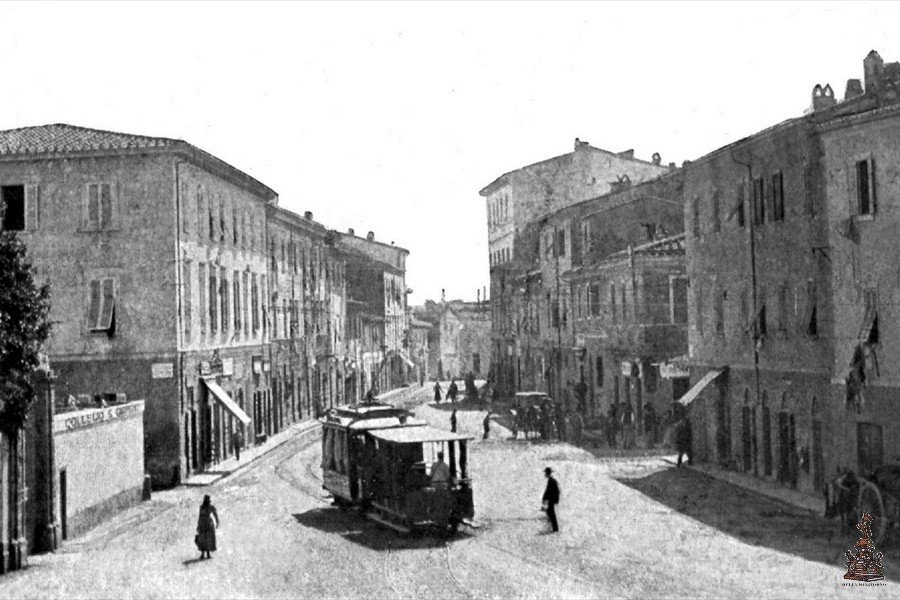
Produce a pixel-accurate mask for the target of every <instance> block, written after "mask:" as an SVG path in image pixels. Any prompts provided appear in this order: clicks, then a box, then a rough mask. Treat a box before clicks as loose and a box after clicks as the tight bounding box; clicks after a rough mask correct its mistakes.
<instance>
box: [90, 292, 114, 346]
mask: <svg viewBox="0 0 900 600" xmlns="http://www.w3.org/2000/svg"><path fill="white" fill-rule="evenodd" d="M115 313H116V284H115V281H114V280H113V279H93V280H91V305H90V308H89V309H88V329H89V330H91V331H106V332H108V333H109V334H110V335H112V333H113V331H114V330H115Z"/></svg>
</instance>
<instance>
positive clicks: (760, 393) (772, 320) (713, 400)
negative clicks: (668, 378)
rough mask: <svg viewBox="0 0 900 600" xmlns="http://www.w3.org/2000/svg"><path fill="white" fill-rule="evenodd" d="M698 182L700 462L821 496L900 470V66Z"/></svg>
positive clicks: (739, 148) (694, 234) (694, 265)
mask: <svg viewBox="0 0 900 600" xmlns="http://www.w3.org/2000/svg"><path fill="white" fill-rule="evenodd" d="M864 72H865V80H864V81H865V86H864V87H863V85H861V84H860V81H859V80H853V79H851V80H850V81H848V84H847V88H846V89H847V92H846V94H845V99H844V100H843V101H842V102H838V101H837V100H836V98H835V97H834V92H833V91H832V89H831V86H830V85H826V86H825V87H822V86H821V85H817V86H815V88H814V89H813V94H812V107H811V108H810V110H809V111H807V113H806V114H805V115H804V116H802V117H798V118H795V119H791V120H788V121H786V122H784V123H780V124H778V125H775V126H774V127H771V128H769V129H767V130H764V131H762V132H760V133H757V134H755V135H752V136H750V137H748V138H745V139H743V140H741V141H739V142H735V143H734V144H731V145H730V146H726V147H725V148H722V149H719V150H716V151H715V152H712V153H710V154H709V155H707V156H705V157H703V158H701V159H698V160H697V161H694V162H693V163H692V164H691V165H690V166H689V167H688V168H686V169H685V197H686V203H685V223H686V226H687V233H688V236H687V255H688V265H689V277H690V281H691V286H690V287H691V291H690V294H689V297H690V319H691V326H690V363H691V371H692V377H691V378H692V381H694V382H695V386H694V387H693V388H692V389H691V391H690V392H689V394H687V395H686V397H685V398H683V400H682V401H683V403H685V404H688V403H691V402H692V401H693V402H694V403H695V404H694V405H693V408H692V410H691V412H692V418H693V419H694V421H695V428H694V442H695V450H696V451H697V454H698V456H699V457H701V458H704V459H707V460H711V461H717V462H719V463H721V464H723V465H725V466H728V467H731V468H735V469H739V470H743V471H745V472H749V473H753V474H755V475H758V476H760V477H763V478H768V479H773V480H777V481H779V482H782V483H785V484H788V485H791V486H795V487H798V488H800V489H803V490H807V491H813V490H821V489H822V487H823V485H824V483H825V482H826V481H827V480H828V479H830V478H831V477H833V476H834V475H835V474H836V473H838V472H841V471H843V470H846V469H853V470H857V471H861V472H862V473H863V474H866V473H868V472H869V471H871V469H872V468H874V467H876V466H878V465H880V464H882V463H884V462H887V461H891V460H895V457H892V456H890V455H886V449H887V448H890V447H892V446H891V444H892V443H894V442H896V440H897V439H898V437H897V436H898V435H900V431H898V422H897V418H896V416H895V415H894V411H892V410H891V408H890V404H889V403H890V398H892V397H894V396H895V395H896V388H897V385H898V384H897V381H898V378H897V367H898V355H897V353H896V352H894V351H893V348H892V346H891V344H890V340H891V339H892V336H893V333H894V329H895V326H894V323H895V319H894V318H893V313H892V311H893V305H894V302H895V300H894V298H895V297H896V295H897V290H898V289H900V286H898V283H900V282H898V280H897V274H896V273H895V270H896V269H895V266H894V265H895V264H896V262H897V259H898V258H900V257H898V256H896V254H897V252H896V249H895V247H894V244H893V243H892V242H891V238H892V233H893V232H894V231H895V230H896V229H897V226H898V224H897V217H896V215H895V211H893V210H892V208H891V205H890V200H889V199H890V197H891V194H892V192H893V187H894V183H893V179H894V178H893V177H892V170H891V169H892V167H891V165H892V164H893V162H895V161H896V155H897V153H898V150H900V146H898V144H897V142H896V140H897V139H898V137H897V133H898V127H900V119H898V115H900V112H898V110H900V102H898V101H900V94H898V91H900V64H898V63H892V64H889V65H885V64H884V63H883V61H882V60H881V58H880V57H879V56H878V55H877V53H874V52H872V53H870V54H869V56H867V57H866V59H865V61H864Z"/></svg>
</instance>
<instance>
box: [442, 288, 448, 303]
mask: <svg viewBox="0 0 900 600" xmlns="http://www.w3.org/2000/svg"><path fill="white" fill-rule="evenodd" d="M446 301H447V290H445V289H444V288H441V302H446Z"/></svg>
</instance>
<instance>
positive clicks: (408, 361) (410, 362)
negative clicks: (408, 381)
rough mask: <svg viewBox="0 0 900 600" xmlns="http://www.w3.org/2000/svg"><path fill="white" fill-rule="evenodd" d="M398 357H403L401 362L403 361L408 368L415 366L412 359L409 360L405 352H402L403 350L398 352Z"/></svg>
mask: <svg viewBox="0 0 900 600" xmlns="http://www.w3.org/2000/svg"><path fill="white" fill-rule="evenodd" d="M400 358H402V359H403V362H405V363H406V366H407V367H409V368H410V369H415V368H416V365H415V363H413V361H411V360H409V357H408V356H406V354H404V353H403V352H400Z"/></svg>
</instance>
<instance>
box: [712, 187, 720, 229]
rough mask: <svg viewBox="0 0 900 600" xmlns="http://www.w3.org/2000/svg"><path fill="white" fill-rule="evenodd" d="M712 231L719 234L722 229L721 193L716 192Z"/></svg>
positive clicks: (713, 203) (713, 200)
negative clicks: (720, 215)
mask: <svg viewBox="0 0 900 600" xmlns="http://www.w3.org/2000/svg"><path fill="white" fill-rule="evenodd" d="M712 225H713V227H712V229H713V232H714V233H718V232H719V230H720V229H721V228H722V223H721V219H720V218H719V191H718V190H716V191H715V192H713V195H712Z"/></svg>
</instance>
